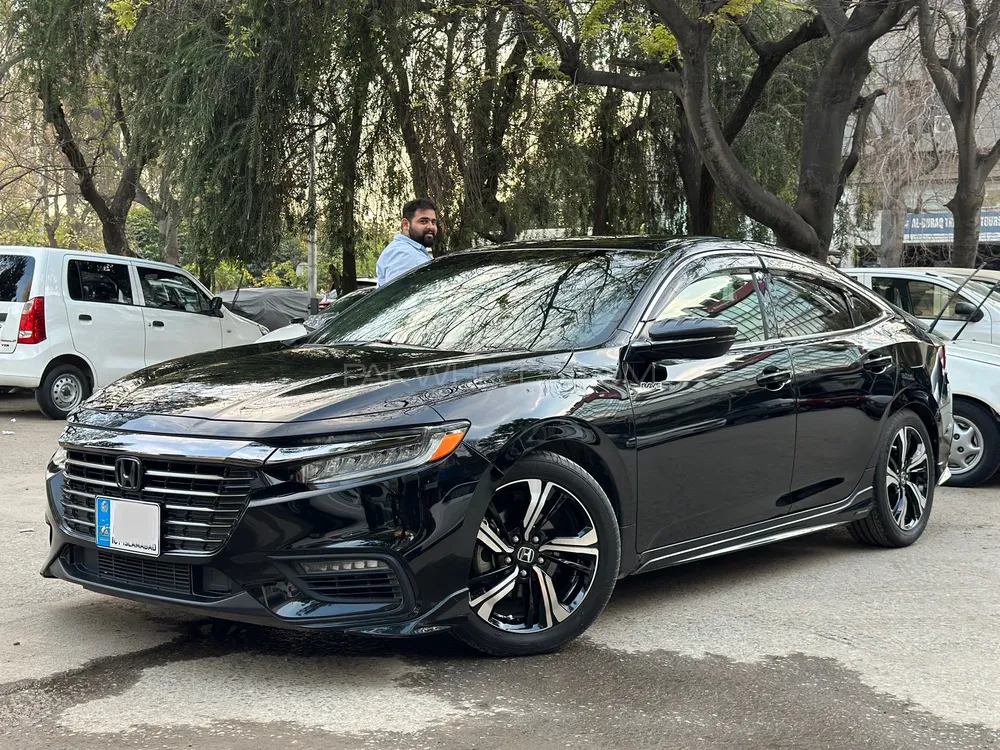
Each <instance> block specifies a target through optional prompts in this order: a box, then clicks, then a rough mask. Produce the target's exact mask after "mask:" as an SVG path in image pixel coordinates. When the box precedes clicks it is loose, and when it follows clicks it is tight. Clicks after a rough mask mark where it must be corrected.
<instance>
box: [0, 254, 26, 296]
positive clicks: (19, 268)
mask: <svg viewBox="0 0 1000 750" xmlns="http://www.w3.org/2000/svg"><path fill="white" fill-rule="evenodd" d="M34 271H35V259H34V258H32V257H30V256H27V255H0V302H27V301H28V294H29V292H30V291H31V277H32V276H33V275H34Z"/></svg>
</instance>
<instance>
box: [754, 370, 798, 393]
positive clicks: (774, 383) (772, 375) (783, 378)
mask: <svg viewBox="0 0 1000 750" xmlns="http://www.w3.org/2000/svg"><path fill="white" fill-rule="evenodd" d="M791 381H792V373H791V372H789V371H788V370H779V369H778V368H777V367H775V366H774V365H770V366H769V367H765V368H764V369H763V370H762V371H761V373H760V375H758V376H757V385H759V386H761V387H762V388H767V390H769V391H780V390H781V389H782V388H784V387H785V386H786V385H788V384H789V383H790V382H791Z"/></svg>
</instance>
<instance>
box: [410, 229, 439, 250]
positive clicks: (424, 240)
mask: <svg viewBox="0 0 1000 750" xmlns="http://www.w3.org/2000/svg"><path fill="white" fill-rule="evenodd" d="M428 238H429V239H428ZM410 239H411V240H413V241H414V242H419V243H420V244H421V245H423V246H424V247H434V240H435V239H437V235H436V234H433V233H431V232H424V233H423V234H421V233H419V232H415V231H413V230H412V229H411V230H410Z"/></svg>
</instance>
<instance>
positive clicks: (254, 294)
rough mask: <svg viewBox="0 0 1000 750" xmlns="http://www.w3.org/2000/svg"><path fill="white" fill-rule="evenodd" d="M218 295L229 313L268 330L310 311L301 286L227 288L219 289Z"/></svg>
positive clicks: (305, 315)
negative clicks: (221, 290)
mask: <svg viewBox="0 0 1000 750" xmlns="http://www.w3.org/2000/svg"><path fill="white" fill-rule="evenodd" d="M237 291H238V292H239V294H238V295H237ZM219 296H220V297H222V303H223V304H224V305H225V306H226V307H228V308H229V309H230V310H231V311H232V312H234V313H236V314H237V315H242V316H243V317H244V318H249V319H250V320H252V321H254V322H255V323H260V324H261V325H262V326H266V327H267V329H268V330H271V331H273V330H274V329H276V328H281V327H283V326H287V325H288V324H289V323H291V322H292V319H293V318H307V317H309V313H310V311H309V292H307V291H305V290H303V289H284V288H281V287H260V288H258V287H249V288H245V289H239V290H236V289H229V290H227V291H224V292H219ZM234 298H235V299H236V303H235V304H233V299H234Z"/></svg>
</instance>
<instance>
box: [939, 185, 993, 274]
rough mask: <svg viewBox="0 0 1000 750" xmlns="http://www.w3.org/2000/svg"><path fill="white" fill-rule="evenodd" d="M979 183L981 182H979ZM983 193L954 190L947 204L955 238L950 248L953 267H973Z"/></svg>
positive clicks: (977, 243)
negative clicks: (953, 225)
mask: <svg viewBox="0 0 1000 750" xmlns="http://www.w3.org/2000/svg"><path fill="white" fill-rule="evenodd" d="M980 184H981V183H980ZM983 199H984V194H983V192H982V191H980V192H978V193H977V192H976V191H975V190H968V191H961V192H956V193H955V195H954V197H952V199H951V200H950V201H948V203H947V206H948V209H949V210H950V211H951V215H952V216H953V217H954V218H955V240H954V244H953V245H952V249H951V265H952V266H954V267H955V268H975V266H976V258H977V256H978V254H979V212H980V211H981V210H982V208H983Z"/></svg>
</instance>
